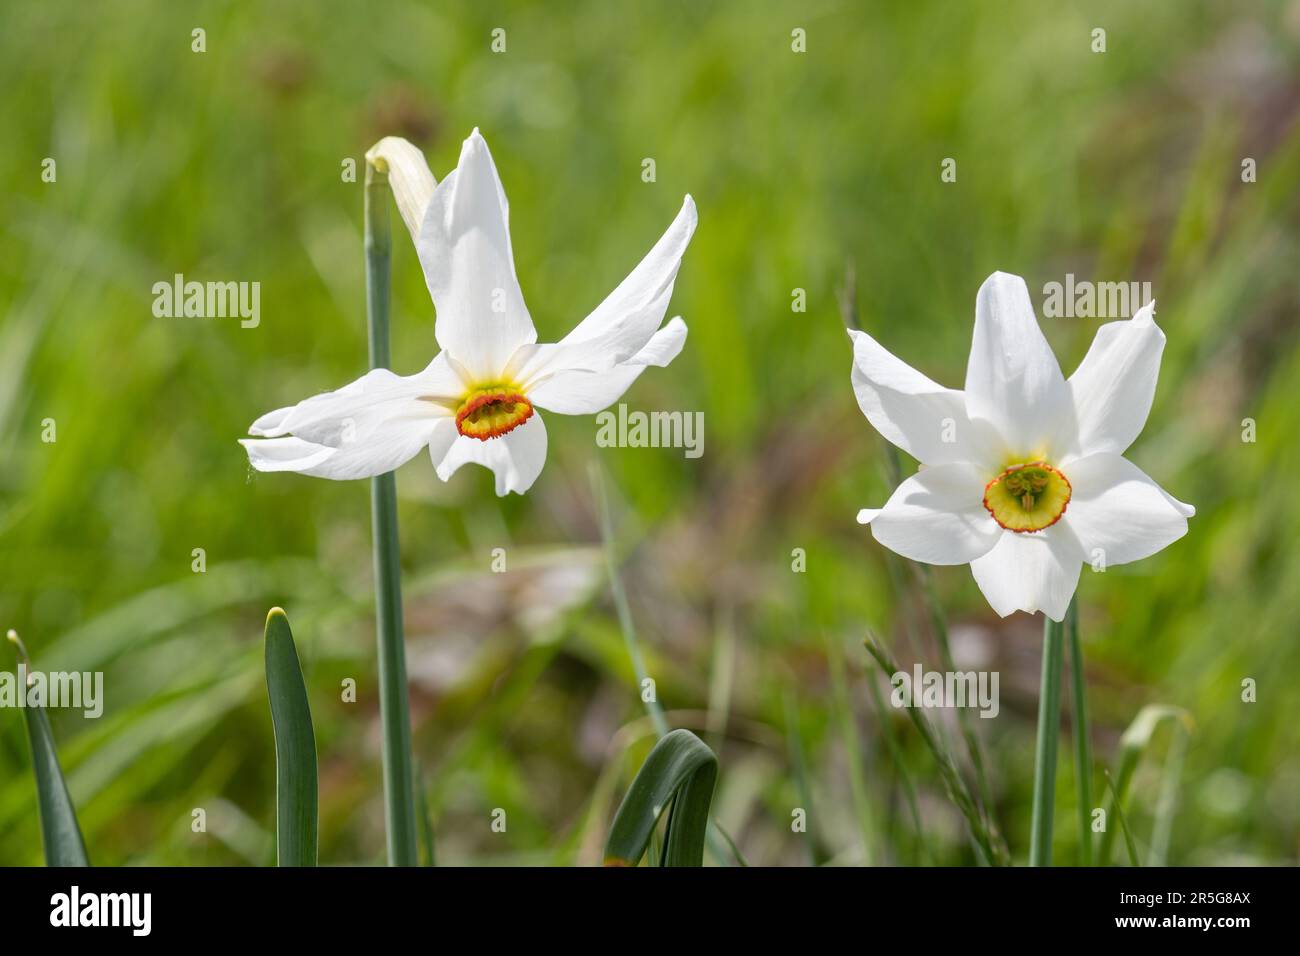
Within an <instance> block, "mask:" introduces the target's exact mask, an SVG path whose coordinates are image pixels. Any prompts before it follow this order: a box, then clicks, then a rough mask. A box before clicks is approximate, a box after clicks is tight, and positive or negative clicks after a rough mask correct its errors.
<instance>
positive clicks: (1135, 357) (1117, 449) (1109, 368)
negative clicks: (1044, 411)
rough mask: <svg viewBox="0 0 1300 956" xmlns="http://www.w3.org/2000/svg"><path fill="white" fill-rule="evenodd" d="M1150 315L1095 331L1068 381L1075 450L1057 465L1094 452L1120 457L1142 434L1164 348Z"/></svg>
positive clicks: (1151, 307) (1148, 310)
mask: <svg viewBox="0 0 1300 956" xmlns="http://www.w3.org/2000/svg"><path fill="white" fill-rule="evenodd" d="M1154 315H1155V303H1154V302H1152V303H1149V304H1148V305H1146V306H1144V307H1143V308H1142V309H1141V310H1139V311H1138V313H1137V314H1136V315H1135V316H1133V318H1131V319H1125V320H1123V321H1120V322H1107V323H1106V324H1105V325H1103V326H1102V327H1101V328H1099V329H1098V330H1097V334H1096V336H1095V337H1094V338H1093V340H1092V345H1091V346H1090V347H1089V349H1088V354H1087V355H1085V356H1084V357H1083V361H1082V362H1080V363H1079V367H1078V368H1077V369H1076V370H1075V372H1074V374H1073V375H1071V376H1070V382H1069V386H1070V396H1071V400H1072V402H1073V405H1074V417H1075V421H1076V423H1077V429H1078V432H1077V439H1076V444H1075V445H1074V447H1072V448H1071V449H1070V451H1069V452H1068V453H1067V454H1066V455H1065V456H1062V459H1061V461H1062V463H1063V464H1064V463H1065V462H1067V461H1069V460H1070V458H1082V457H1084V456H1085V455H1093V454H1096V453H1098V452H1113V453H1114V454H1116V455H1121V454H1123V453H1124V450H1125V449H1126V448H1128V446H1129V445H1131V444H1133V440H1134V439H1135V438H1137V436H1138V434H1139V433H1140V432H1141V431H1142V426H1143V425H1144V424H1146V420H1147V414H1148V413H1149V412H1150V411H1151V401H1152V399H1153V398H1154V397H1155V393H1156V379H1157V378H1158V377H1159V375H1160V356H1161V353H1163V352H1164V348H1165V334H1164V333H1163V332H1161V331H1160V327H1159V326H1157V325H1156V323H1155V319H1154Z"/></svg>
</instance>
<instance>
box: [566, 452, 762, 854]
mask: <svg viewBox="0 0 1300 956" xmlns="http://www.w3.org/2000/svg"><path fill="white" fill-rule="evenodd" d="M590 472H591V491H592V494H593V496H594V497H595V499H596V518H597V520H598V521H599V523H600V536H601V540H602V542H603V544H604V551H605V570H606V571H607V572H608V573H609V590H610V594H612V595H613V597H614V609H615V611H616V612H617V614H618V624H619V628H620V630H622V632H623V644H624V646H625V647H626V648H627V655H628V657H629V658H630V659H631V661H632V672H633V673H634V674H635V675H636V685H637V692H638V693H641V691H642V690H643V688H645V686H646V681H647V680H649V674H648V673H647V672H646V667H645V659H644V658H643V657H642V656H641V645H640V643H639V642H638V641H637V637H636V625H635V624H634V623H633V621H632V606H631V605H630V604H628V601H627V592H626V591H625V590H624V589H623V579H622V577H621V576H620V575H619V573H618V553H617V548H616V545H615V542H614V517H613V515H612V514H611V513H610V510H609V493H608V492H607V491H606V489H605V477H604V475H603V474H602V472H601V470H600V466H599V465H597V464H596V463H595V462H593V463H592V465H591V469H590ZM642 697H643V699H644V694H642ZM645 709H646V713H647V714H648V715H649V716H650V722H651V723H652V724H653V725H654V729H655V736H656V737H658V738H660V739H661V740H662V739H663V738H664V737H666V736H667V735H668V732H669V728H668V718H667V717H666V716H664V708H663V705H662V704H661V703H659V695H658V693H655V694H654V695H653V696H652V697H651V698H650V699H649V700H646V701H645ZM719 833H722V827H721V826H719V825H718V824H717V823H715V822H713V821H712V820H710V821H709V825H708V831H707V833H706V839H707V842H708V845H709V852H711V853H712V854H713V856H714V858H715V859H716V860H718V861H719V862H723V861H725V860H726V854H725V853H724V852H723V850H724V847H723V845H722V842H723V841H722V840H720V839H719V836H718V835H719ZM724 835H725V834H724ZM726 842H728V843H730V844H731V847H732V849H733V850H734V848H735V841H733V840H732V839H731V837H730V836H726ZM735 855H736V858H737V860H738V861H740V862H741V865H742V866H748V865H749V864H748V863H747V862H745V860H744V857H742V856H740V855H739V853H738V852H737V853H736V854H735Z"/></svg>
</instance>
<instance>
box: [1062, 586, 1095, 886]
mask: <svg viewBox="0 0 1300 956" xmlns="http://www.w3.org/2000/svg"><path fill="white" fill-rule="evenodd" d="M1065 626H1066V631H1067V633H1068V634H1069V638H1070V689H1071V693H1072V694H1073V697H1074V780H1075V785H1076V786H1077V787H1078V793H1079V862H1080V863H1081V864H1082V865H1083V866H1092V745H1091V743H1090V742H1089V730H1088V698H1087V693H1086V692H1087V684H1086V682H1085V681H1084V677H1083V651H1082V649H1081V648H1080V646H1079V603H1078V599H1077V598H1072V599H1071V600H1070V610H1069V611H1068V612H1067V613H1066V615H1065Z"/></svg>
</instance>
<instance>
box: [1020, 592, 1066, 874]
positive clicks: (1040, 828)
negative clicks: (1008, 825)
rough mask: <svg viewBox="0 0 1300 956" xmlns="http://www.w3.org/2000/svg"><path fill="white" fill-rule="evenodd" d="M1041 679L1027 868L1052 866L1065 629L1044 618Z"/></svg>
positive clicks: (1048, 618)
mask: <svg viewBox="0 0 1300 956" xmlns="http://www.w3.org/2000/svg"><path fill="white" fill-rule="evenodd" d="M1043 620H1044V625H1043V677H1042V683H1041V686H1040V688H1039V692H1038V743H1037V745H1036V746H1035V748H1034V811H1033V822H1032V824H1031V835H1030V840H1029V865H1030V866H1051V865H1052V813H1053V808H1054V806H1055V803H1056V742H1057V737H1058V736H1059V734H1060V725H1061V653H1062V645H1063V644H1064V631H1065V628H1064V626H1063V625H1062V624H1060V623H1058V622H1056V621H1053V620H1052V619H1051V618H1050V617H1047V616H1046V615H1044V618H1043Z"/></svg>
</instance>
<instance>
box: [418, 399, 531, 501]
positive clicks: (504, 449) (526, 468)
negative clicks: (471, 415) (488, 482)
mask: <svg viewBox="0 0 1300 956" xmlns="http://www.w3.org/2000/svg"><path fill="white" fill-rule="evenodd" d="M466 464H475V465H482V466H483V467H485V468H488V469H491V471H492V473H493V474H494V475H496V491H497V494H498V495H501V496H505V495H506V494H508V493H509V492H512V491H513V492H515V493H517V494H521V495H522V494H523V493H524V492H525V491H527V490H528V489H529V488H531V487H532V485H533V482H534V481H536V480H537V476H538V475H540V474H541V473H542V466H543V465H544V464H546V426H545V425H543V424H542V416H541V415H533V417H532V418H530V419H528V421H526V422H524V423H523V424H522V425H520V426H519V427H518V428H516V429H515V430H514V431H512V432H507V433H506V434H504V435H502V436H501V437H500V438H489V439H488V440H487V441H480V440H479V439H477V438H469V437H467V436H465V435H461V436H460V437H458V438H457V439H456V440H455V441H454V442H453V443H452V445H451V447H450V448H449V449H448V451H447V454H446V456H445V457H444V458H443V459H442V461H441V462H440V463H439V464H438V477H439V478H441V479H442V480H443V481H447V480H448V479H449V478H451V476H452V475H454V474H455V473H456V470H457V469H458V468H460V466H461V465H466Z"/></svg>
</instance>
